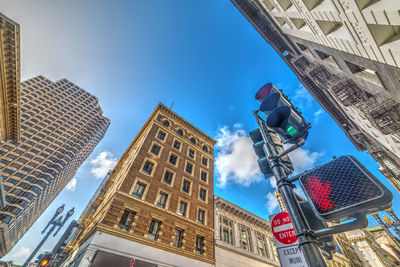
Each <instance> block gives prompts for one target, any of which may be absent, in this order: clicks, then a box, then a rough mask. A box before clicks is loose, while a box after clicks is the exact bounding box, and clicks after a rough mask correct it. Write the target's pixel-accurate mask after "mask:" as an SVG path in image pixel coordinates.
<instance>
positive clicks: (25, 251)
mask: <svg viewBox="0 0 400 267" xmlns="http://www.w3.org/2000/svg"><path fill="white" fill-rule="evenodd" d="M31 253H32V249H30V248H27V247H24V246H21V247H20V248H19V249H18V250H17V251H15V252H14V253H13V254H12V256H10V259H18V260H20V259H26V258H28V257H29V255H31Z"/></svg>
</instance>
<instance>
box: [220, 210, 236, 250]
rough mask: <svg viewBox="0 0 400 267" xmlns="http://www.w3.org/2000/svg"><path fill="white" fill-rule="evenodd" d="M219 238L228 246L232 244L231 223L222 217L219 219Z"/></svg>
mask: <svg viewBox="0 0 400 267" xmlns="http://www.w3.org/2000/svg"><path fill="white" fill-rule="evenodd" d="M220 238H221V240H222V241H224V242H225V243H228V244H232V245H233V244H234V243H233V240H234V239H233V221H232V220H229V219H227V218H224V217H222V216H221V217H220Z"/></svg>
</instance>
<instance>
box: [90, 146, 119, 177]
mask: <svg viewBox="0 0 400 267" xmlns="http://www.w3.org/2000/svg"><path fill="white" fill-rule="evenodd" d="M90 163H91V165H92V168H91V170H90V172H91V173H92V174H93V175H94V176H95V177H96V178H98V179H100V178H104V177H105V176H106V174H107V172H108V171H109V170H110V169H112V168H114V166H115V164H117V158H116V157H115V156H114V155H113V154H112V153H111V152H108V151H103V152H100V153H99V154H98V155H97V157H96V158H94V159H92V160H91V161H90Z"/></svg>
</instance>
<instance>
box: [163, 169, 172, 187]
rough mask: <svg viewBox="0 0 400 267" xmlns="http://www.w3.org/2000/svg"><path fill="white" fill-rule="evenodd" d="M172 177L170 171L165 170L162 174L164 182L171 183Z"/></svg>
mask: <svg viewBox="0 0 400 267" xmlns="http://www.w3.org/2000/svg"><path fill="white" fill-rule="evenodd" d="M172 177H173V174H172V172H169V171H166V172H165V174H164V180H163V181H164V183H167V184H171V183H172Z"/></svg>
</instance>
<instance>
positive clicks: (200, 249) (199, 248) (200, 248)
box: [196, 236, 204, 254]
mask: <svg viewBox="0 0 400 267" xmlns="http://www.w3.org/2000/svg"><path fill="white" fill-rule="evenodd" d="M196 253H199V254H204V237H202V236H197V238H196Z"/></svg>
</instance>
